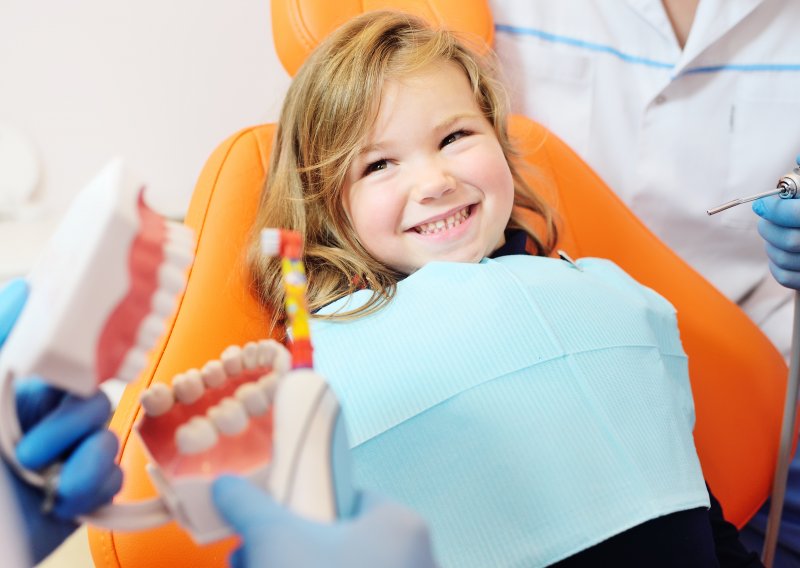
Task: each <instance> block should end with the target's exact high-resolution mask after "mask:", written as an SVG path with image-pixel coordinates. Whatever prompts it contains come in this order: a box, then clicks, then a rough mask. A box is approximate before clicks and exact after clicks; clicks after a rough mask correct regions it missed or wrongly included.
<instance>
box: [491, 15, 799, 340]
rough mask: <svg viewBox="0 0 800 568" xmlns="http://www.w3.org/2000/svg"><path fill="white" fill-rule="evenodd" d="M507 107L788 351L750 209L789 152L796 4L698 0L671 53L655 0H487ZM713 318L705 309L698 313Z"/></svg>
mask: <svg viewBox="0 0 800 568" xmlns="http://www.w3.org/2000/svg"><path fill="white" fill-rule="evenodd" d="M491 5H492V10H493V13H494V19H495V24H496V25H497V34H496V41H495V47H496V50H497V52H498V54H499V56H500V60H501V62H502V63H503V67H504V69H505V82H506V84H507V85H508V87H509V90H510V94H511V99H512V108H513V110H514V111H515V112H518V113H521V114H525V115H527V116H530V117H532V118H533V119H535V120H537V121H539V122H541V123H543V124H544V125H545V126H547V127H549V128H550V129H551V130H553V131H554V132H555V133H556V134H557V135H559V136H560V137H561V138H563V139H564V140H565V141H566V142H567V143H568V144H569V145H570V146H571V147H572V148H574V149H575V150H576V151H577V152H578V153H579V154H580V155H581V156H582V157H583V158H584V159H585V160H586V161H587V162H588V163H589V164H590V165H591V166H592V167H593V168H594V169H595V170H596V171H597V172H598V173H599V174H600V176H601V177H602V178H603V179H604V180H605V181H606V182H607V183H608V184H609V185H610V186H611V188H612V189H613V190H614V191H616V192H617V193H618V195H619V196H620V197H621V198H622V199H623V200H624V201H625V202H626V203H627V204H628V205H629V206H630V207H631V209H632V210H633V211H634V213H636V215H638V216H639V217H640V218H641V219H642V220H643V221H644V222H645V224H647V226H648V227H650V229H651V230H652V231H653V232H655V233H656V234H657V235H658V236H659V237H661V239H662V240H664V241H665V242H666V243H667V244H668V245H669V246H670V247H671V248H672V249H673V250H675V251H676V252H677V253H678V254H679V255H680V256H682V257H683V258H684V259H685V260H687V261H688V262H689V263H690V264H691V265H692V266H693V267H694V268H695V269H697V270H698V271H699V272H701V273H702V274H703V275H704V276H705V277H706V278H708V279H709V280H710V281H711V282H712V283H713V284H714V285H715V286H716V287H717V288H719V289H720V290H721V291H722V292H723V293H724V294H725V295H726V296H727V297H729V298H730V299H732V300H733V301H735V302H737V303H739V304H740V305H741V306H742V307H743V308H744V309H745V311H746V312H747V313H748V314H749V315H750V317H751V318H752V319H753V320H754V321H755V322H756V323H758V324H759V325H760V326H761V327H762V329H763V330H764V331H765V332H766V333H767V335H768V336H770V338H771V339H772V340H773V342H774V343H775V344H776V346H777V347H778V348H779V349H780V350H781V351H782V352H784V353H788V350H789V344H790V341H791V327H792V325H791V307H792V303H791V298H792V294H791V292H790V291H788V290H786V289H784V288H782V287H781V286H780V285H778V284H777V283H776V282H775V281H774V279H773V278H771V276H770V275H769V269H768V266H767V259H766V255H765V254H764V252H763V242H762V240H761V239H760V237H759V236H758V234H757V232H756V223H757V217H756V216H755V214H753V212H752V211H751V209H750V206H749V205H742V206H739V207H736V208H734V209H731V210H728V211H725V212H724V213H720V214H718V215H716V216H714V217H708V216H707V215H706V213H705V211H706V210H707V209H709V208H710V207H713V206H715V205H718V204H720V203H722V202H725V201H728V200H730V199H733V198H734V197H743V196H747V195H750V194H753V193H757V192H761V191H765V190H768V189H771V188H773V187H775V183H776V181H777V179H778V178H779V177H780V176H781V175H783V174H784V173H786V172H787V171H789V170H790V169H791V168H792V166H793V165H794V158H795V156H796V155H797V153H798V152H800V32H798V25H799V24H800V1H798V0H701V1H700V4H699V7H698V9H697V14H696V17H695V20H694V24H693V26H692V29H691V33H690V35H689V37H688V40H687V42H686V46H685V49H683V50H681V48H680V46H679V44H678V42H677V40H676V38H675V35H674V32H673V30H672V27H671V25H670V22H669V20H668V18H667V15H666V12H665V11H664V8H663V5H662V3H661V1H660V0H558V1H556V0H492V2H491ZM709 317H713V314H711V313H710V314H709Z"/></svg>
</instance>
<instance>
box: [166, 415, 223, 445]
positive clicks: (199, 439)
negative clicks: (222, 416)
mask: <svg viewBox="0 0 800 568" xmlns="http://www.w3.org/2000/svg"><path fill="white" fill-rule="evenodd" d="M217 440H219V435H218V434H217V429H216V428H215V427H214V424H213V423H212V422H211V420H209V419H208V418H206V417H205V416H195V417H193V418H191V419H190V420H189V421H188V422H186V423H185V424H182V425H181V426H179V427H178V429H177V430H175V445H176V446H178V452H180V453H182V454H199V453H200V452H204V451H206V450H208V449H210V448H212V447H214V445H215V444H216V443H217Z"/></svg>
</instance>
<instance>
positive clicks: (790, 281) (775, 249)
mask: <svg viewBox="0 0 800 568" xmlns="http://www.w3.org/2000/svg"><path fill="white" fill-rule="evenodd" d="M797 164H798V165H799V166H800V156H798V157H797ZM753 211H755V213H756V214H757V215H758V216H759V217H761V220H760V221H759V222H758V233H759V234H760V235H761V236H762V237H763V239H764V240H765V241H766V250H767V257H769V269H770V271H771V272H772V275H773V276H774V277H775V279H776V280H777V281H778V282H780V283H781V284H782V285H783V286H786V287H787V288H793V289H795V290H800V198H795V199H780V198H778V197H765V198H763V199H759V200H758V201H754V202H753Z"/></svg>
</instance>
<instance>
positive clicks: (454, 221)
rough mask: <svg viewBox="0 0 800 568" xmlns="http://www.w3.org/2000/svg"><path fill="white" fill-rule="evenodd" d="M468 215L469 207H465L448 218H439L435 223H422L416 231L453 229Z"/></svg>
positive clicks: (428, 233)
mask: <svg viewBox="0 0 800 568" xmlns="http://www.w3.org/2000/svg"><path fill="white" fill-rule="evenodd" d="M467 217H469V207H464V209H462V210H461V211H458V212H457V213H455V214H453V215H451V216H450V217H448V218H447V219H439V220H438V221H435V222H433V223H426V224H424V225H420V226H418V227H416V231H417V233H419V234H421V235H431V234H435V233H441V232H442V231H444V230H446V229H452V228H453V227H456V226H458V225H460V224H461V223H463V222H464V220H466V218H467Z"/></svg>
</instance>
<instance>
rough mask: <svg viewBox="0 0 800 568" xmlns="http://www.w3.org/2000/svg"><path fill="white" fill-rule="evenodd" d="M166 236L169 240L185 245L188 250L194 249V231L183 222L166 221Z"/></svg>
mask: <svg viewBox="0 0 800 568" xmlns="http://www.w3.org/2000/svg"><path fill="white" fill-rule="evenodd" d="M165 225H166V227H167V237H168V238H169V240H171V241H174V242H176V243H179V244H180V245H181V246H185V247H186V248H187V249H188V250H192V249H194V245H195V239H194V231H193V230H192V229H190V228H189V227H187V226H186V225H184V224H183V223H175V222H173V221H166V222H165Z"/></svg>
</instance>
